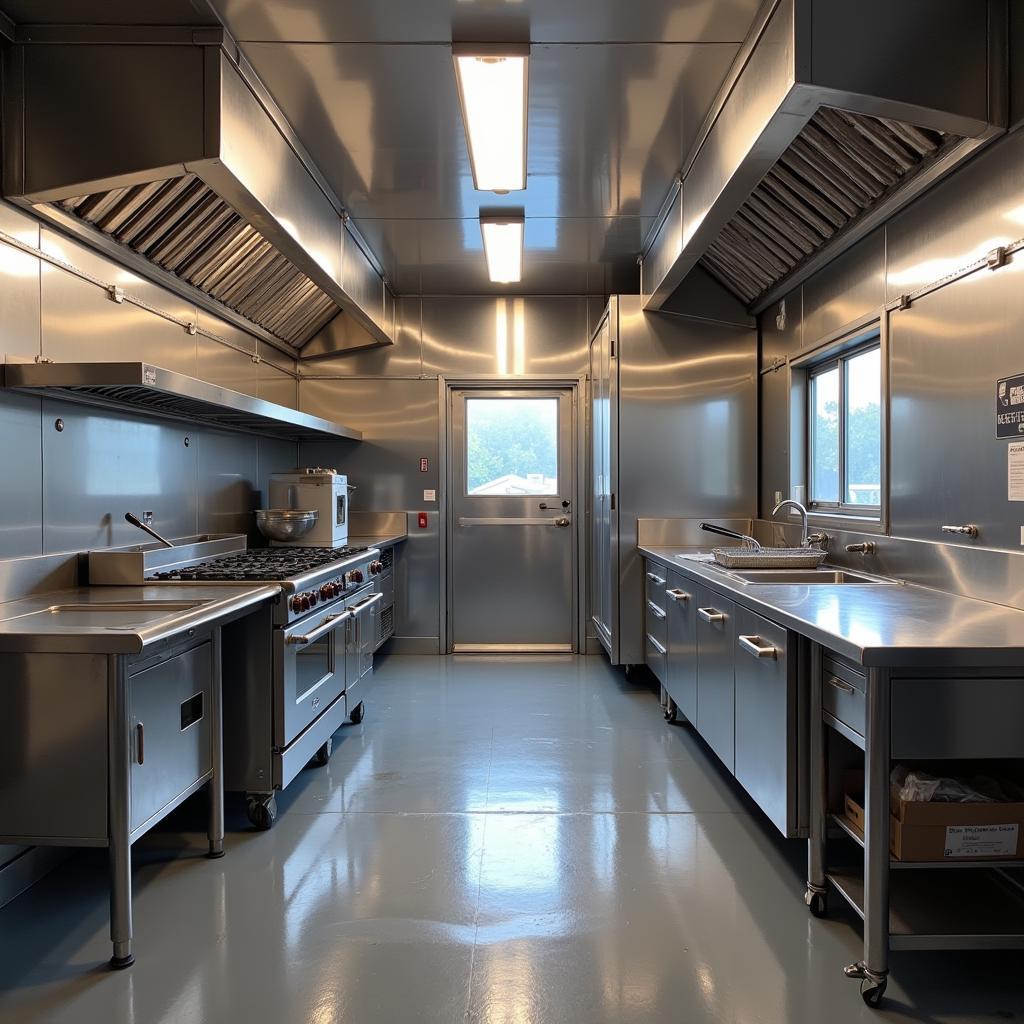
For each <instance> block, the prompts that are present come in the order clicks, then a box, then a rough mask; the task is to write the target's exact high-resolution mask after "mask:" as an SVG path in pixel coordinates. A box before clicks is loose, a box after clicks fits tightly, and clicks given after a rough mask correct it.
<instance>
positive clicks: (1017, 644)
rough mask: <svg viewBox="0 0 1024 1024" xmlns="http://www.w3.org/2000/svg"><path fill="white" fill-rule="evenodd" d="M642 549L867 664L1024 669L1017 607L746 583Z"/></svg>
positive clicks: (912, 592) (669, 550)
mask: <svg viewBox="0 0 1024 1024" xmlns="http://www.w3.org/2000/svg"><path fill="white" fill-rule="evenodd" d="M639 550H640V552H641V554H643V555H645V556H647V557H648V558H653V559H654V560H656V561H657V562H659V563H660V564H662V565H665V566H668V567H669V568H672V569H675V570H677V571H678V572H681V573H682V574H683V575H684V576H686V577H688V578H689V579H692V580H696V581H699V582H700V583H703V584H705V585H706V586H708V587H709V588H711V589H712V590H715V591H717V592H719V593H721V594H722V595H724V596H725V597H728V598H730V599H732V600H735V601H736V602H737V603H739V604H742V605H744V606H745V607H747V608H750V609H752V610H753V611H756V612H759V613H761V614H762V615H764V616H765V617H766V618H769V619H772V620H773V621H775V622H778V623H779V624H780V625H783V626H787V627H788V628H789V629H792V630H795V631H796V632H797V633H801V634H803V635H804V636H807V637H810V639H811V640H814V641H816V642H818V643H820V644H822V645H823V646H825V647H828V648H830V649H831V650H833V651H838V652H839V653H840V654H844V655H846V656H847V657H848V658H852V659H853V660H854V661H856V662H859V663H860V664H862V665H868V666H877V667H884V666H903V667H911V666H915V667H916V666H921V667H926V666H932V667H951V666H955V665H960V666H967V665H973V666H979V667H981V666H1007V665H1011V666H1018V665H1024V611H1018V610H1016V609H1014V608H1007V607H1004V606H1003V605H996V604H989V603H988V602H986V601H978V600H975V599H973V598H968V597H956V596H955V595H952V594H944V593H942V592H940V591H936V590H928V589H926V588H924V587H918V586H913V585H911V584H899V585H897V586H872V585H866V586H857V585H851V584H836V585H829V584H823V583H815V584H810V585H808V584H763V583H760V584H759V583H748V584H743V583H740V582H738V581H737V580H735V579H732V578H730V577H729V576H728V575H727V574H726V573H725V572H724V571H722V570H721V569H719V568H716V567H715V566H714V565H713V564H708V563H704V562H694V561H687V560H685V559H683V558H681V557H680V556H682V555H691V556H692V555H697V554H707V553H708V552H707V551H706V550H704V549H700V548H680V547H644V546H640V548H639Z"/></svg>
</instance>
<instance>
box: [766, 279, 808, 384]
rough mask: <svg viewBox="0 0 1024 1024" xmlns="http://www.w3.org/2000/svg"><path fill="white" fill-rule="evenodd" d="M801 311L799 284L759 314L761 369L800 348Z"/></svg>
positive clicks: (801, 341) (801, 296) (801, 290)
mask: <svg viewBox="0 0 1024 1024" xmlns="http://www.w3.org/2000/svg"><path fill="white" fill-rule="evenodd" d="M803 310H804V293H803V287H798V288H796V289H794V290H793V291H791V292H790V293H789V294H788V295H787V296H786V297H785V298H784V299H780V300H779V301H778V302H776V303H775V304H774V305H773V306H770V307H769V308H768V309H766V310H765V311H764V312H763V313H762V314H761V315H760V317H759V318H758V323H759V326H760V331H761V368H762V369H764V368H765V367H766V366H773V365H775V364H776V363H777V362H778V361H779V360H780V359H787V358H788V357H789V356H791V355H795V354H796V353H797V352H798V351H799V350H800V347H801V345H802V344H803V324H804V314H803Z"/></svg>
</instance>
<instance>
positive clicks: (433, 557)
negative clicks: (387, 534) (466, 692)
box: [299, 378, 443, 649]
mask: <svg viewBox="0 0 1024 1024" xmlns="http://www.w3.org/2000/svg"><path fill="white" fill-rule="evenodd" d="M299 401H300V406H301V408H302V410H303V411H304V412H309V413H314V414H315V415H324V413H325V412H326V411H327V410H330V409H333V410H335V412H338V411H339V410H344V414H345V417H346V422H348V423H350V424H351V425H353V426H354V427H356V428H357V429H359V430H362V432H363V440H362V441H361V442H360V443H358V444H356V443H354V442H346V441H340V442H304V443H303V444H301V445H300V446H299V460H300V463H301V464H303V465H321V466H324V465H326V466H333V467H335V468H337V469H338V470H340V471H341V472H343V473H347V474H348V478H349V482H350V483H351V484H354V485H355V486H356V488H357V489H356V491H355V492H354V493H353V494H352V504H351V507H352V509H353V511H366V512H371V511H404V512H409V513H412V514H413V515H414V514H415V512H417V511H419V510H423V511H426V512H427V513H428V523H429V525H428V528H427V529H426V530H421V529H419V527H418V526H417V525H416V522H415V519H414V518H413V520H412V522H411V525H410V528H409V539H408V540H407V541H406V542H405V543H404V544H402V545H400V547H399V548H398V556H399V557H398V563H399V564H398V567H397V569H396V572H397V573H398V576H397V578H396V583H397V587H398V590H399V591H400V592H401V594H402V597H401V598H400V600H399V604H398V606H397V608H396V634H397V635H398V636H399V637H426V638H429V639H430V642H431V643H432V644H434V645H435V649H436V644H437V643H438V642H439V637H440V581H441V579H442V567H441V542H440V532H439V525H440V519H439V515H438V507H439V506H438V505H437V504H436V503H425V502H424V500H423V491H424V490H425V489H430V490H433V491H435V493H437V494H438V495H439V496H442V497H443V494H442V491H441V481H440V476H439V456H440V445H441V430H442V428H441V414H440V410H439V406H438V383H437V381H436V380H430V379H425V380H409V379H400V378H391V379H386V378H385V379H381V378H365V379H358V378H349V379H340V378H339V379H333V380H303V381H302V382H301V385H300V388H299ZM421 458H427V459H429V460H430V463H429V465H430V468H429V471H428V472H426V473H421V472H420V459H421Z"/></svg>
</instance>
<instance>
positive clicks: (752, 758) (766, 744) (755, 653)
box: [736, 607, 796, 835]
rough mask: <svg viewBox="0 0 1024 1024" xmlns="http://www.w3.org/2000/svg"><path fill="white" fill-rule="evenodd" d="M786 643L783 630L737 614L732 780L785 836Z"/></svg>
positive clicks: (789, 715) (790, 745)
mask: <svg viewBox="0 0 1024 1024" xmlns="http://www.w3.org/2000/svg"><path fill="white" fill-rule="evenodd" d="M788 639H789V638H788V634H787V632H786V630H785V629H783V628H782V627H781V626H778V625H776V624H775V623H774V622H769V621H768V620H767V619H765V618H762V617H761V616H760V615H756V614H755V613H754V612H751V611H748V610H747V609H746V608H742V607H741V608H737V609H736V778H737V779H738V780H739V782H740V783H741V785H742V786H743V788H744V789H745V790H746V791H747V792H748V793H749V794H750V795H751V796H752V797H753V798H754V801H755V803H756V804H757V805H758V807H760V808H761V810H762V811H764V813H765V814H767V815H768V817H769V818H771V820H772V822H773V823H774V824H775V827H776V828H777V829H778V830H779V831H780V832H782V834H783V835H786V834H787V833H788V832H789V830H790V827H791V826H794V825H795V822H792V821H791V820H790V818H791V811H792V810H793V808H794V807H795V796H796V794H795V792H793V791H792V788H791V785H790V783H791V779H792V778H793V776H792V774H791V765H792V764H793V760H792V758H793V757H795V755H796V744H795V742H794V737H793V728H794V725H793V710H791V699H790V698H791V696H792V694H791V687H790V678H791V677H790V673H789V671H788V661H787V657H786V655H787V648H788ZM794 781H795V780H794Z"/></svg>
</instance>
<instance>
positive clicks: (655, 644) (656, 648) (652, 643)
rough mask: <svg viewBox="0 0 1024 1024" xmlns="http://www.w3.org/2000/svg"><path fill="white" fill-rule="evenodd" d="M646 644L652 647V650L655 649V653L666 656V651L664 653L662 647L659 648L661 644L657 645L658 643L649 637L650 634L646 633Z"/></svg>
mask: <svg viewBox="0 0 1024 1024" xmlns="http://www.w3.org/2000/svg"><path fill="white" fill-rule="evenodd" d="M647 642H648V643H649V644H650V645H651V646H652V647H653V648H654V649H655V650H656V651H657V652H658V653H659V654H668V651H666V650H665V648H664V647H662V646H661V644H659V643H658V641H657V640H655V639H654V637H653V636H651V634H650V633H648V634H647Z"/></svg>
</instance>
